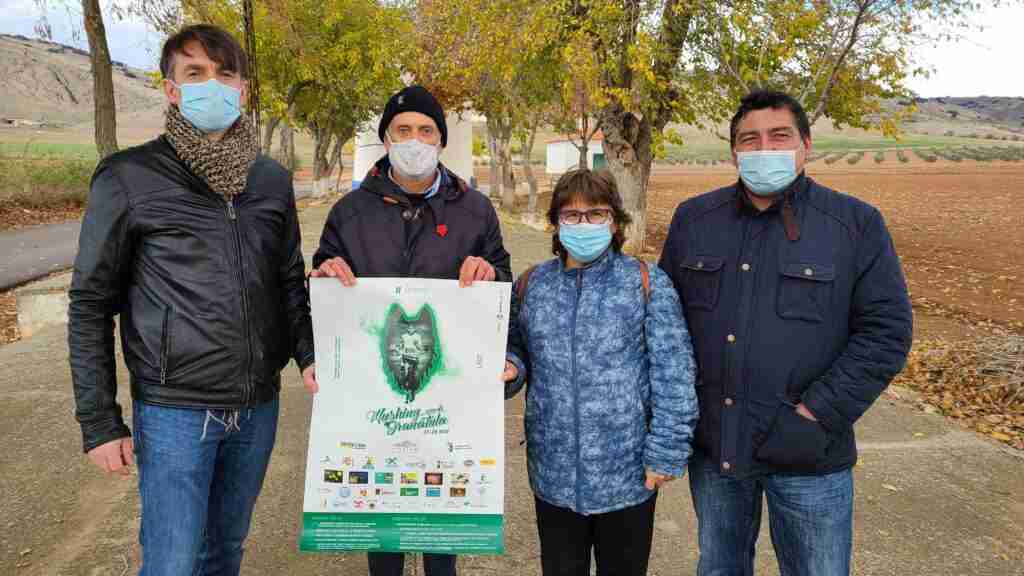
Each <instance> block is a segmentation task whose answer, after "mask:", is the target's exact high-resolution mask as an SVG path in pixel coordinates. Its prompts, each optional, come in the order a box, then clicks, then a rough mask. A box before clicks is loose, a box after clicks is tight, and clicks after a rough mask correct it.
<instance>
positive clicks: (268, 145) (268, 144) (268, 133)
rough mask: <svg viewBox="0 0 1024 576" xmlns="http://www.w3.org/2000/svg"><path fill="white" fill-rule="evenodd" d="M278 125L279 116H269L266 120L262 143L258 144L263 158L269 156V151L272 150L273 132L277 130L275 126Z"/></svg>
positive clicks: (279, 121)
mask: <svg viewBox="0 0 1024 576" xmlns="http://www.w3.org/2000/svg"><path fill="white" fill-rule="evenodd" d="M280 123H281V117H280V116H271V117H270V118H268V119H267V124H266V126H264V128H263V141H262V142H260V144H261V145H262V147H263V154H264V155H265V156H270V151H271V150H273V147H272V144H273V143H274V131H275V130H277V125H278V124H280Z"/></svg>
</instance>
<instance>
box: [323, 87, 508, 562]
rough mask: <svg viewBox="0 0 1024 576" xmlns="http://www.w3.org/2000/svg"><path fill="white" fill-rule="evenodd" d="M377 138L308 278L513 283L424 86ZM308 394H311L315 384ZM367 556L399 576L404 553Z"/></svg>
mask: <svg viewBox="0 0 1024 576" xmlns="http://www.w3.org/2000/svg"><path fill="white" fill-rule="evenodd" d="M377 133H378V135H379V136H380V139H381V141H382V142H384V147H385V149H386V150H387V155H386V156H385V157H383V158H381V159H380V160H378V161H377V163H376V165H374V167H373V168H372V169H371V170H370V172H369V173H368V174H367V175H366V178H364V179H363V181H362V184H361V185H360V186H359V189H357V190H353V191H352V192H350V193H349V194H347V195H345V197H343V198H342V199H341V200H339V201H338V202H337V203H336V204H335V205H334V208H332V209H331V213H330V215H329V216H328V217H327V224H326V225H325V226H324V231H323V234H322V235H321V237H320V246H319V248H318V249H317V251H316V254H315V255H314V256H313V268H314V269H313V271H312V272H311V274H310V275H311V276H313V277H323V276H331V277H335V278H338V279H339V280H341V283H342V284H344V285H345V286H352V285H354V284H355V283H356V278H357V277H391V278H394V277H401V278H441V279H452V280H455V279H458V280H459V283H460V284H461V285H462V286H468V285H470V284H472V283H473V282H474V281H476V280H482V281H489V280H497V281H499V282H509V281H511V280H512V270H511V267H510V258H509V254H508V252H506V251H505V248H504V245H503V243H502V239H501V228H500V226H499V222H498V215H497V213H496V212H495V210H494V207H493V206H492V205H491V202H490V200H488V199H487V198H486V197H485V196H484V195H483V194H481V193H480V192H478V191H477V190H474V189H472V188H470V187H469V186H468V185H467V184H466V182H465V181H463V180H462V179H460V178H459V177H458V176H456V175H455V174H454V173H453V172H452V171H450V170H448V169H447V168H446V167H445V166H444V165H442V164H440V162H438V156H439V154H440V152H441V149H443V148H444V147H445V146H446V145H447V143H448V125H447V124H446V123H445V115H444V110H443V109H442V108H441V105H440V104H439V103H438V101H437V99H435V98H434V96H433V95H432V94H431V93H430V92H429V91H427V89H426V88H423V87H422V86H409V87H407V88H404V89H403V90H401V91H400V92H398V93H396V94H395V95H393V96H392V97H391V98H390V99H389V100H388V102H387V105H386V106H385V107H384V115H383V117H382V118H381V121H380V126H379V127H378V129H377ZM512 358H514V356H510V360H509V361H508V362H506V363H505V374H504V375H503V378H504V380H505V393H506V394H505V395H506V398H507V397H509V396H510V395H511V392H512V391H513V390H517V389H518V388H519V386H521V382H519V380H520V379H521V377H522V375H523V374H524V372H525V371H524V368H523V366H522V365H521V364H519V361H518V360H514V361H513V360H512ZM309 391H310V392H314V393H315V392H316V391H317V389H316V384H315V382H314V383H313V384H312V385H311V386H310V387H309ZM368 557H369V567H370V575H371V576H400V575H401V573H402V569H403V564H404V560H405V556H404V555H403V554H401V553H391V552H370V553H369V554H368ZM423 567H424V572H425V573H426V576H455V556H453V555H451V554H429V553H426V554H424V555H423Z"/></svg>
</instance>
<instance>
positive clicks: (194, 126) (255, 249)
mask: <svg viewBox="0 0 1024 576" xmlns="http://www.w3.org/2000/svg"><path fill="white" fill-rule="evenodd" d="M246 62H247V60H246V57H245V54H244V52H243V51H242V48H241V47H240V46H239V44H238V43H237V41H235V40H234V39H233V38H232V37H231V36H230V35H229V34H227V33H226V32H225V31H223V30H220V29H218V28H215V27H212V26H205V25H200V26H191V27H188V28H186V29H184V30H182V31H181V32H179V33H178V34H176V35H174V36H172V37H171V38H169V39H168V40H167V42H166V43H165V45H164V49H163V54H162V57H161V72H162V73H163V76H164V78H165V80H164V92H165V95H166V97H167V100H168V103H169V107H168V112H167V130H166V133H165V134H164V135H162V136H161V137H159V138H157V139H156V140H153V141H151V142H148V143H146V144H143V145H141V146H138V147H135V148H130V149H127V150H124V151H122V152H119V153H117V154H114V155H112V156H110V157H108V158H106V159H105V160H103V161H102V162H101V163H100V165H99V167H98V168H97V169H96V173H95V175H94V176H93V181H92V187H91V192H90V197H89V205H88V208H87V210H86V215H85V219H84V221H83V223H82V231H81V237H80V243H79V251H78V256H77V258H76V260H75V269H74V277H73V280H72V286H71V292H70V300H71V302H70V308H69V319H70V322H69V337H68V344H69V348H70V360H71V372H72V380H73V383H74V391H75V402H76V417H77V419H78V421H79V423H80V424H81V427H82V436H83V440H84V450H85V452H86V453H87V454H88V455H89V458H90V459H91V460H92V461H93V462H94V463H95V464H96V465H97V466H98V467H100V468H101V469H102V470H104V471H106V472H109V473H120V474H128V473H129V466H130V465H131V464H132V463H133V460H134V458H137V459H138V467H139V491H140V496H141V500H142V527H141V531H140V541H141V543H142V552H143V567H142V571H141V573H142V574H145V575H156V574H168V575H171V574H175V575H177V574H182V575H184V574H194V573H203V574H237V573H238V569H239V565H240V563H241V559H242V543H243V542H244V540H245V537H246V535H247V533H248V530H249V523H250V518H251V513H252V509H253V506H254V505H255V501H256V497H257V495H258V494H259V491H260V488H261V486H262V483H263V478H264V475H265V473H266V468H267V464H268V462H269V459H270V453H271V450H272V449H273V445H274V439H275V432H276V427H277V414H278V393H279V391H280V386H281V370H282V369H283V368H284V367H285V366H286V365H287V364H288V362H289V361H291V360H293V359H294V360H295V362H296V363H297V364H298V365H299V368H300V369H301V370H302V372H303V378H304V379H305V380H306V381H307V385H311V383H312V382H313V381H314V380H313V378H314V376H313V374H314V367H313V342H312V325H311V323H310V317H309V299H308V293H307V291H306V287H305V282H304V268H305V267H304V262H303V258H302V251H301V246H300V239H301V237H300V234H299V224H298V219H297V215H296V209H295V197H294V193H293V190H292V182H291V174H289V173H288V172H287V171H286V170H285V169H283V168H282V167H281V166H280V165H279V164H277V163H276V162H274V161H273V160H270V159H269V158H266V157H263V156H260V155H259V154H258V147H257V146H256V139H255V133H254V130H253V127H252V125H251V123H250V122H249V121H248V119H247V118H246V116H245V115H244V114H243V113H242V112H241V106H242V103H243V102H244V100H245V92H246V78H247V69H246ZM115 316H118V317H119V324H120V330H121V344H122V349H123V352H124V360H125V364H126V365H127V367H128V371H129V372H130V374H131V392H132V399H133V410H132V413H133V417H132V419H133V427H134V436H133V435H132V433H131V432H129V429H128V427H127V426H126V425H125V423H124V421H123V419H122V417H121V407H120V405H119V404H118V403H117V400H116V394H117V381H116V373H115V360H114V331H113V319H114V317H115Z"/></svg>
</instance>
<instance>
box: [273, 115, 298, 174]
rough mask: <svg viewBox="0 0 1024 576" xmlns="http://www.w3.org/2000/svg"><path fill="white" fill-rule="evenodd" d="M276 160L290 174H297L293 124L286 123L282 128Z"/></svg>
mask: <svg viewBox="0 0 1024 576" xmlns="http://www.w3.org/2000/svg"><path fill="white" fill-rule="evenodd" d="M275 159H276V160H277V161H278V162H280V163H281V165H282V166H284V167H285V168H287V169H288V170H289V171H290V172H295V129H294V128H292V126H291V124H288V123H285V124H284V125H282V126H281V138H280V142H279V144H278V147H277V156H276V158H275Z"/></svg>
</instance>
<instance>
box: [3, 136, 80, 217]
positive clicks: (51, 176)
mask: <svg viewBox="0 0 1024 576" xmlns="http://www.w3.org/2000/svg"><path fill="white" fill-rule="evenodd" d="M37 150H38V149H37ZM65 152H66V150H57V151H56V152H55V153H54V154H52V155H50V156H41V157H40V156H30V155H28V154H27V153H26V148H25V147H23V152H22V154H21V155H9V154H6V153H3V154H0V205H3V206H20V207H23V208H28V209H33V208H49V207H56V206H73V207H81V206H84V205H85V203H86V201H87V200H88V196H89V181H90V179H91V178H92V173H93V170H95V168H96V155H95V154H93V155H92V158H89V157H86V156H75V155H66V154H65Z"/></svg>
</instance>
